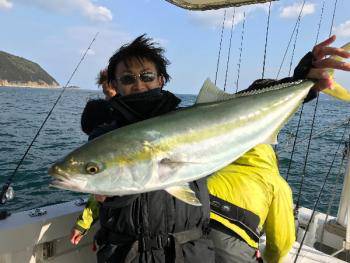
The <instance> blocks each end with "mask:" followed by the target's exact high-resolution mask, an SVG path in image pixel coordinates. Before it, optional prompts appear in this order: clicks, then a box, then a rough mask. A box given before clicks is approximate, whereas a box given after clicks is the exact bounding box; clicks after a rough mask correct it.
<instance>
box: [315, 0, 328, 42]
mask: <svg viewBox="0 0 350 263" xmlns="http://www.w3.org/2000/svg"><path fill="white" fill-rule="evenodd" d="M325 1H326V0H323V2H322V8H321V15H320V22H319V23H318V29H317V35H316V41H315V45H316V44H317V43H318V37H319V35H320V29H321V23H322V19H323V12H324V5H325Z"/></svg>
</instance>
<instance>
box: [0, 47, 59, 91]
mask: <svg viewBox="0 0 350 263" xmlns="http://www.w3.org/2000/svg"><path fill="white" fill-rule="evenodd" d="M0 86H19V87H56V86H59V83H58V82H57V81H56V80H55V79H54V78H53V77H51V76H50V75H49V74H48V73H47V72H46V71H45V70H43V69H42V68H41V67H40V66H39V65H38V64H37V63H35V62H32V61H30V60H27V59H24V58H21V57H17V56H15V55H11V54H9V53H6V52H3V51H0Z"/></svg>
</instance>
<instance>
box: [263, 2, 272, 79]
mask: <svg viewBox="0 0 350 263" xmlns="http://www.w3.org/2000/svg"><path fill="white" fill-rule="evenodd" d="M271 3H272V1H270V5H269V14H268V16H267V25H266V35H265V48H264V59H263V70H262V74H261V78H262V79H263V78H264V75H265V64H266V53H267V40H268V36H269V29H270V17H271Z"/></svg>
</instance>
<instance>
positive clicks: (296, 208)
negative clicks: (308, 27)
mask: <svg viewBox="0 0 350 263" xmlns="http://www.w3.org/2000/svg"><path fill="white" fill-rule="evenodd" d="M337 2H338V0H335V3H334V9H333V16H332V23H331V27H330V31H329V36H330V35H331V34H332V28H333V24H334V18H335V13H336V10H337ZM318 101H319V94H317V99H316V105H315V109H314V115H313V119H312V124H311V131H310V141H309V143H308V147H307V152H306V157H305V163H304V169H303V174H302V178H301V184H300V188H299V194H298V200H297V204H296V207H295V210H296V211H297V210H298V209H299V204H300V197H301V189H302V186H303V183H304V178H305V168H306V164H307V159H308V156H309V149H310V144H311V137H312V132H313V127H314V120H315V116H316V111H317V107H318ZM346 128H347V127H345V129H344V133H343V136H344V134H345V131H346ZM339 147H340V144H339V146H338V149H339ZM337 151H338V150H337ZM333 162H334V160H333ZM333 162H332V165H333ZM326 178H328V174H327V176H326ZM325 180H326V179H325ZM324 185H325V183H324ZM324 185H323V186H322V188H321V191H320V195H321V194H322V191H323V189H324ZM320 195H319V197H318V199H317V204H318V201H319V198H320ZM315 209H316V204H315V207H314V210H315ZM314 213H315V211H313V212H312V215H311V219H312V217H313V215H314ZM309 223H310V222H309ZM308 228H309V224H308V226H307V228H306V229H305V233H304V236H303V239H302V242H301V243H300V246H299V249H298V253H297V254H296V257H295V260H294V263H295V262H296V261H297V259H298V256H299V254H300V251H301V248H302V246H303V243H304V240H305V237H306V234H307V231H308Z"/></svg>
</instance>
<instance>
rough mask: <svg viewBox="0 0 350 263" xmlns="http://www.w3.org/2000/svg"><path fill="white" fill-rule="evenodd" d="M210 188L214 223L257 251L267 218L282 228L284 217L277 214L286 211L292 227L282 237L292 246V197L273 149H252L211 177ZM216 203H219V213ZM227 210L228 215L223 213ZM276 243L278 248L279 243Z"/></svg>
mask: <svg viewBox="0 0 350 263" xmlns="http://www.w3.org/2000/svg"><path fill="white" fill-rule="evenodd" d="M207 184H208V189H209V193H210V194H211V195H212V196H213V197H212V198H211V214H210V218H211V220H215V221H216V222H219V223H220V224H222V225H224V226H225V227H227V228H228V229H230V230H232V231H233V232H235V233H236V234H237V235H239V236H240V237H241V238H242V239H243V240H244V241H246V243H247V244H248V245H250V246H251V247H254V248H258V239H257V238H256V235H259V233H260V231H261V230H262V229H263V226H264V223H265V221H266V219H267V217H268V215H269V217H270V218H272V219H273V220H276V222H277V223H276V224H279V222H278V220H279V218H278V217H280V216H281V215H280V214H279V211H278V210H281V211H286V212H285V214H286V219H285V218H283V220H287V221H286V222H285V224H289V225H288V226H286V228H287V229H288V231H284V233H282V236H283V235H284V234H286V235H287V236H286V237H285V239H286V240H288V242H285V243H288V246H289V245H290V243H291V244H292V243H293V241H291V240H294V234H293V231H292V229H294V220H293V213H292V211H293V208H292V194H291V190H290V188H289V186H288V184H287V183H286V182H285V181H284V179H283V178H282V177H281V176H280V175H279V170H278V163H277V158H276V155H275V153H274V150H273V148H272V147H271V146H270V145H266V144H260V145H258V146H256V147H255V148H253V149H251V150H250V151H249V152H247V153H245V154H244V155H243V156H242V157H240V158H239V159H238V160H236V161H235V162H233V163H232V164H230V165H228V166H226V167H225V168H223V169H221V170H219V171H217V172H216V173H214V174H213V175H212V176H210V177H209V178H208V182H207ZM276 198H279V199H278V202H274V201H275V199H276ZM215 199H217V200H219V201H218V207H219V208H217V209H216V208H215ZM220 200H222V202H220ZM213 201H214V203H213ZM225 202H226V203H225ZM225 205H226V207H225ZM230 205H231V206H230ZM276 206H277V207H276ZM225 209H226V210H229V212H228V213H226V214H223V213H221V211H222V210H225ZM232 217H233V218H232ZM232 219H234V220H232ZM271 221H272V220H271ZM273 227H275V226H273ZM273 227H272V228H273ZM289 230H291V231H289ZM273 231H274V230H272V232H273ZM275 234H276V235H277V234H278V233H275ZM288 235H291V237H289V236H288ZM282 239H284V237H283V238H282ZM276 242H277V244H276V246H277V247H279V246H280V244H278V242H279V241H276ZM282 243H283V242H282ZM281 246H282V247H283V244H282V245H281ZM278 249H279V248H278ZM278 249H277V250H278ZM282 250H283V249H282Z"/></svg>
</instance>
